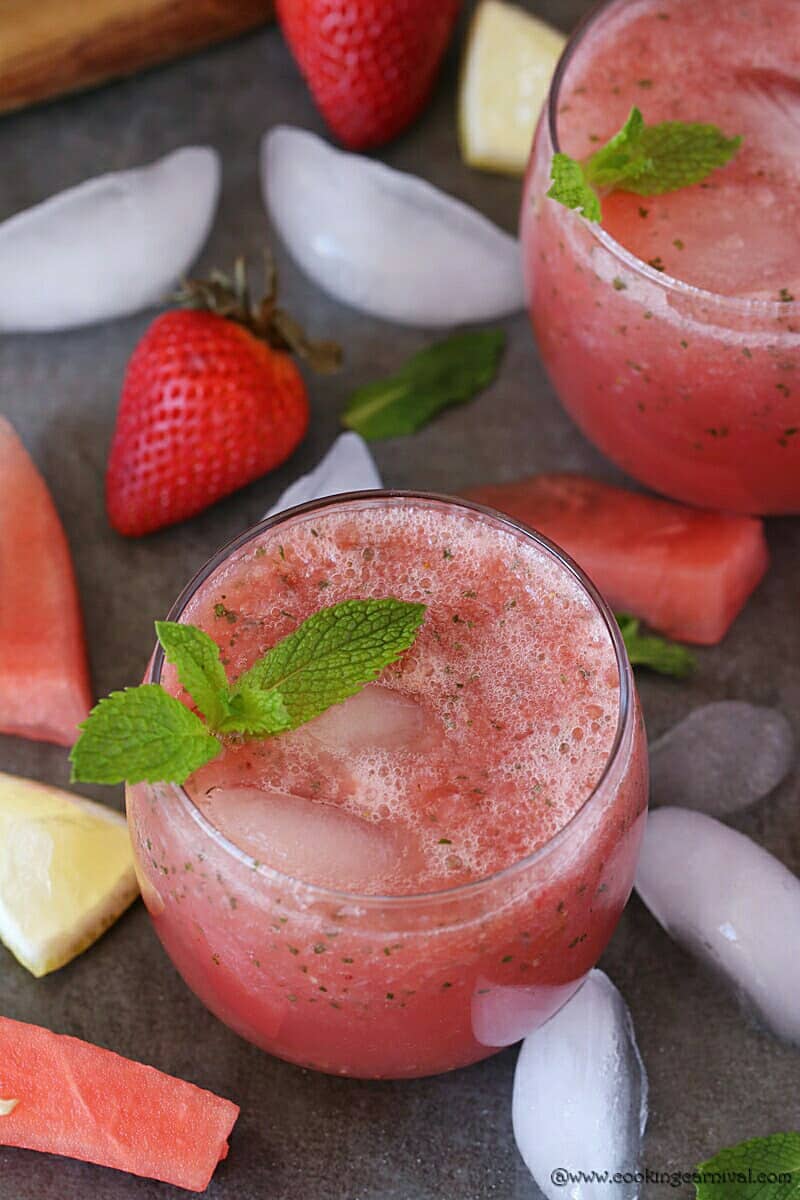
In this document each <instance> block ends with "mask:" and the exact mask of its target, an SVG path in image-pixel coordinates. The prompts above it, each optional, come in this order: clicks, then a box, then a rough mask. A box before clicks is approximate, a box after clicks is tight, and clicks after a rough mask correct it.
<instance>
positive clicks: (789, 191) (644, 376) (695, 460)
mask: <svg viewBox="0 0 800 1200" xmlns="http://www.w3.org/2000/svg"><path fill="white" fill-rule="evenodd" d="M634 104H635V105H637V106H638V107H639V108H640V109H641V110H642V113H643V115H644V118H645V120H646V121H647V122H650V123H653V122H658V121H661V120H684V121H700V122H712V123H715V124H717V125H719V126H720V127H721V128H722V129H723V130H724V132H725V133H726V134H728V135H734V134H741V135H742V137H743V139H744V140H743V144H742V147H741V148H740V150H739V152H738V154H737V156H736V157H735V158H734V159H733V161H732V162H730V163H729V164H728V165H727V166H725V167H724V168H721V169H719V170H717V171H715V172H714V173H713V174H712V175H710V176H709V178H708V179H707V180H706V181H705V182H704V183H701V184H698V185H695V186H693V187H689V188H684V189H682V190H680V191H676V192H671V193H667V194H665V195H663V196H652V197H640V196H633V195H625V194H623V193H615V194H612V195H610V196H608V197H605V198H604V199H603V226H604V233H605V235H611V236H610V237H608V236H599V235H598V232H597V227H594V226H591V227H590V226H589V225H588V224H587V223H586V222H583V221H582V220H581V219H580V218H578V217H577V216H576V215H575V214H573V213H570V212H568V211H567V210H566V209H564V208H562V207H561V206H560V205H558V204H556V203H555V202H554V201H551V200H548V199H546V198H545V193H546V191H547V189H548V186H549V171H550V161H551V158H552V153H553V150H554V146H553V144H552V142H551V138H550V131H549V127H548V121H547V116H546V115H545V117H544V118H543V120H542V121H541V122H540V126H539V130H538V132H537V137H536V141H535V144H534V151H533V155H532V159H531V164H530V168H529V172H528V176H527V179H526V184H525V192H524V198H523V205H522V214H521V236H522V242H523V253H524V260H525V273H526V280H527V287H528V296H529V303H530V309H531V318H532V322H533V326H534V330H535V333H536V337H537V340H538V342H539V347H540V351H541V354H542V358H543V360H544V362H545V365H546V366H547V369H548V372H549V374H550V376H551V378H552V380H553V383H554V385H555V387H556V390H557V391H558V393H559V396H560V398H561V400H562V401H563V403H564V405H565V407H566V408H567V410H568V411H569V412H570V414H571V415H572V416H573V417H574V419H575V420H576V422H577V423H578V425H579V426H580V427H581V428H582V429H583V431H584V432H585V433H586V434H587V436H588V437H590V438H591V440H592V441H593V442H594V443H595V444H596V445H597V446H599V447H600V449H601V450H603V451H604V452H605V453H606V454H607V455H608V456H609V457H610V458H611V459H613V460H614V461H615V462H616V463H617V464H618V465H619V466H621V467H622V468H623V469H624V470H626V471H627V472H628V473H629V474H630V475H632V476H634V477H635V478H637V479H639V480H641V481H642V482H643V483H646V484H648V485H649V486H651V487H653V488H655V489H656V490H658V491H661V492H664V493H665V494H667V495H669V496H673V497H675V498H676V499H679V500H684V501H687V502H689V503H695V504H700V505H704V506H708V507H713V508H722V509H730V510H734V511H738V512H750V513H781V512H784V513H785V512H798V511H800V389H799V388H798V384H797V382H796V377H797V372H798V369H800V356H799V355H798V345H799V344H800V225H798V222H797V221H796V220H795V210H796V203H795V200H794V197H795V196H796V193H797V187H798V183H800V6H798V5H797V4H795V3H793V2H792V3H787V0H757V2H756V0H751V2H748V0H743V2H741V3H736V4H730V3H728V0H703V3H702V4H699V3H695V2H694V0H617V2H616V3H610V4H607V5H606V6H605V8H603V9H602V10H601V11H599V12H598V14H597V15H596V16H595V17H594V19H593V20H592V21H591V22H590V24H589V25H588V26H587V27H586V28H585V30H584V31H583V32H582V34H581V35H580V37H579V40H578V41H577V42H576V44H575V46H574V49H573V51H572V54H571V57H570V58H569V60H568V62H567V64H566V68H565V70H564V72H563V75H562V78H561V81H560V85H559V88H558V93H557V96H556V112H557V131H558V137H559V141H560V148H562V149H564V150H566V151H568V152H569V153H571V154H572V155H574V156H577V157H585V156H586V155H588V154H590V153H591V152H592V150H593V149H595V148H596V147H597V145H599V144H601V143H602V142H603V141H605V139H606V138H608V137H609V136H610V135H611V134H612V133H614V132H615V131H616V130H617V129H619V128H620V126H621V125H622V123H623V122H624V120H625V118H626V116H627V114H628V113H629V111H630V109H631V107H632V105H634ZM612 239H614V240H612ZM631 255H632V256H634V257H631ZM687 284H688V285H691V286H688V287H687V286H686V285H687ZM696 288H699V289H703V290H700V291H696V290H694V289H696Z"/></svg>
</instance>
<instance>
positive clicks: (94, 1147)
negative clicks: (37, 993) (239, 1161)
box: [0, 1017, 239, 1192]
mask: <svg viewBox="0 0 800 1200" xmlns="http://www.w3.org/2000/svg"><path fill="white" fill-rule="evenodd" d="M238 1115H239V1108H238V1106H237V1105H236V1104H233V1103H232V1102H231V1101H230V1100H224V1099H222V1098H221V1097H220V1096H216V1095H214V1093H213V1092H207V1091H205V1090H204V1089H203V1088H199V1087H196V1086H195V1085H194V1084H193V1083H187V1082H186V1081H185V1080H183V1079H176V1078H174V1076H172V1075H165V1074H163V1073H162V1072H161V1071H157V1070H155V1068H153V1067H147V1066H145V1065H144V1064H143V1063H138V1062H133V1061H132V1060H131V1059H128V1058H122V1057H120V1055H118V1054H114V1053H112V1051H110V1050H104V1049H102V1048H101V1047H99V1046H92V1045H90V1044H89V1043H88V1042H82V1041H79V1040H78V1039H77V1038H73V1037H66V1036H64V1035H61V1034H56V1033H51V1032H50V1030H48V1029H42V1028H41V1027H40V1026H38V1025H27V1024H24V1023H22V1022H21V1021H12V1020H10V1019H9V1018H7V1017H0V1145H5V1146H19V1147H23V1148H25V1149H28V1150H42V1151H45V1152H47V1153H49V1154H63V1155H66V1156H67V1157H68V1158H78V1159H81V1160H82V1161H84V1162H90V1163H97V1164H99V1165H100V1166H104V1167H114V1168H116V1170H118V1171H127V1172H128V1173H129V1174H131V1175H140V1176H143V1177H145V1178H147V1179H159V1180H162V1181H163V1182H164V1183H172V1184H174V1185H175V1186H176V1187H181V1188H186V1189H187V1190H188V1191H192V1192H202V1191H205V1189H206V1188H207V1187H208V1185H209V1183H210V1181H211V1177H212V1175H213V1174H214V1170H215V1168H216V1167H217V1164H218V1163H219V1162H220V1161H221V1160H222V1159H223V1158H225V1157H226V1156H227V1154H228V1137H229V1136H230V1132H231V1130H232V1129H233V1126H234V1124H235V1122H236V1118H237V1117H238Z"/></svg>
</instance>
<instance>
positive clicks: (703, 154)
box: [547, 81, 786, 298]
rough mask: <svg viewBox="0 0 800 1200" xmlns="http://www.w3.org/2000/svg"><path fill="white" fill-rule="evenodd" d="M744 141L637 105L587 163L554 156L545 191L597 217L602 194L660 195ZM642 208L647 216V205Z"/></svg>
mask: <svg viewBox="0 0 800 1200" xmlns="http://www.w3.org/2000/svg"><path fill="white" fill-rule="evenodd" d="M644 82H645V81H642V83H644ZM647 82H648V83H649V82H650V81H647ZM741 141H742V139H741V138H740V137H732V138H729V137H726V136H725V134H724V133H723V132H722V130H720V129H718V128H717V126H716V125H703V124H699V123H697V122H687V121H661V122H660V123H659V124H657V125H646V124H645V121H644V117H643V116H642V114H641V111H640V110H639V109H638V108H636V107H634V108H632V109H631V111H630V113H629V115H628V119H627V121H626V122H625V124H624V125H623V127H622V129H620V131H619V133H616V134H614V136H613V137H612V138H610V139H609V141H608V142H606V144H605V146H601V147H600V149H599V150H596V151H595V152H594V154H592V155H591V156H590V157H589V158H588V159H586V160H585V161H584V162H582V163H580V162H578V161H577V160H576V159H574V158H571V157H570V156H569V155H568V154H562V153H560V152H559V153H557V154H554V155H553V162H552V166H551V178H552V187H551V188H550V190H549V191H548V193H547V195H548V196H549V197H550V198H551V199H553V200H557V201H558V202H559V204H563V205H564V206H565V207H566V208H572V209H576V210H577V211H578V212H580V213H581V215H582V216H584V217H586V218H587V219H588V220H590V221H599V220H600V218H601V215H602V211H601V205H600V195H601V193H603V192H605V193H607V192H611V191H622V192H633V193H634V194H635V195H637V196H657V195H660V194H661V193H663V192H674V191H677V190H678V189H679V188H683V187H688V186H689V185H690V184H693V183H700V182H702V181H703V180H704V179H706V178H707V177H708V176H709V175H710V174H711V172H712V171H714V170H716V169H717V167H724V166H725V164H726V163H727V162H729V161H730V160H731V158H733V156H734V154H735V153H736V151H737V150H738V149H739V146H740V145H741ZM639 212H640V214H642V215H646V213H647V210H646V209H642V208H640V209H639ZM783 290H784V291H785V290H786V289H783ZM781 298H783V297H781Z"/></svg>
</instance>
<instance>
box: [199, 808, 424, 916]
mask: <svg viewBox="0 0 800 1200" xmlns="http://www.w3.org/2000/svg"><path fill="white" fill-rule="evenodd" d="M197 803H198V804H199V806H200V807H201V808H202V810H203V811H204V812H205V814H206V816H207V817H208V818H209V820H211V822H212V823H213V824H214V825H215V826H216V827H217V829H219V831H220V833H222V834H224V835H225V837H227V838H228V839H229V840H230V841H232V842H234V843H235V844H236V845H237V846H238V847H239V849H240V850H243V851H244V852H245V854H248V855H250V856H251V857H252V858H254V859H256V860H258V862H260V863H264V864H265V865H267V866H270V867H274V868H275V869H276V870H278V871H282V872H283V873H284V874H285V875H291V876H293V877H294V878H296V879H302V880H304V881H305V882H306V883H316V884H319V885H320V886H323V887H330V888H336V889H337V890H339V891H349V892H370V893H381V892H386V891H388V892H391V891H392V890H393V887H394V886H395V885H396V883H397V881H398V880H400V879H403V878H408V877H409V875H411V874H412V873H419V871H420V870H421V862H420V851H419V848H418V845H417V842H416V840H415V839H414V836H413V834H412V833H411V832H410V831H407V830H406V829H405V828H404V827H402V826H400V825H398V824H389V823H387V822H380V823H377V822H372V821H368V820H362V819H361V818H360V817H357V816H355V815H354V814H353V813H350V812H346V811H345V810H343V809H341V808H339V807H338V806H337V805H334V804H324V803H322V802H320V801H317V800H307V799H305V798H304V797H303V796H293V795H291V794H290V793H289V792H280V791H276V790H273V789H261V788H254V787H241V788H230V789H226V788H212V789H211V792H210V794H209V793H206V794H205V795H203V796H199V797H197Z"/></svg>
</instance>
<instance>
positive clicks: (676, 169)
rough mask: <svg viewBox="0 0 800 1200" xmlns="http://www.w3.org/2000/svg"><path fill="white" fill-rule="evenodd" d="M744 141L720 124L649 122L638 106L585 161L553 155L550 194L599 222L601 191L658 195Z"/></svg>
mask: <svg viewBox="0 0 800 1200" xmlns="http://www.w3.org/2000/svg"><path fill="white" fill-rule="evenodd" d="M741 143H742V139H741V138H740V137H732V138H729V137H726V136H725V134H724V133H723V132H722V130H721V129H718V128H717V126H716V125H700V124H696V123H694V122H687V121H661V122H660V123H659V124H658V125H645V122H644V117H643V116H642V114H641V112H640V110H639V109H638V108H635V107H634V108H632V109H631V111H630V114H629V116H628V119H627V121H626V122H625V124H624V125H623V126H622V129H620V131H619V133H615V134H614V136H613V137H612V138H610V140H609V141H608V142H606V144H605V146H601V148H600V149H599V150H596V151H595V153H594V154H592V155H591V156H590V157H589V158H588V159H586V160H585V161H584V162H582V163H580V162H577V161H576V159H574V158H570V156H569V155H568V154H561V153H558V154H554V155H553V162H552V166H551V178H552V181H553V183H552V187H551V188H550V190H549V192H548V193H547V194H548V196H549V197H550V198H551V199H552V200H557V201H558V202H559V204H563V205H565V206H566V207H567V208H574V209H577V210H578V212H580V213H581V215H582V216H584V217H586V218H587V219H588V220H590V221H599V220H600V217H601V215H602V213H601V208H600V194H601V193H603V192H610V191H621V192H633V193H634V194H635V195H637V196H658V195H661V193H663V192H675V191H677V190H678V189H679V188H683V187H688V186H689V185H690V184H692V183H700V182H701V181H702V180H703V179H705V178H706V177H707V176H708V175H710V174H711V172H712V171H714V170H716V168H717V167H724V166H725V164H726V163H727V162H729V161H730V160H731V159H732V158H733V156H734V154H735V153H736V151H737V150H738V149H739V146H740V145H741ZM639 211H640V212H641V211H642V210H641V209H640V210H639Z"/></svg>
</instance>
